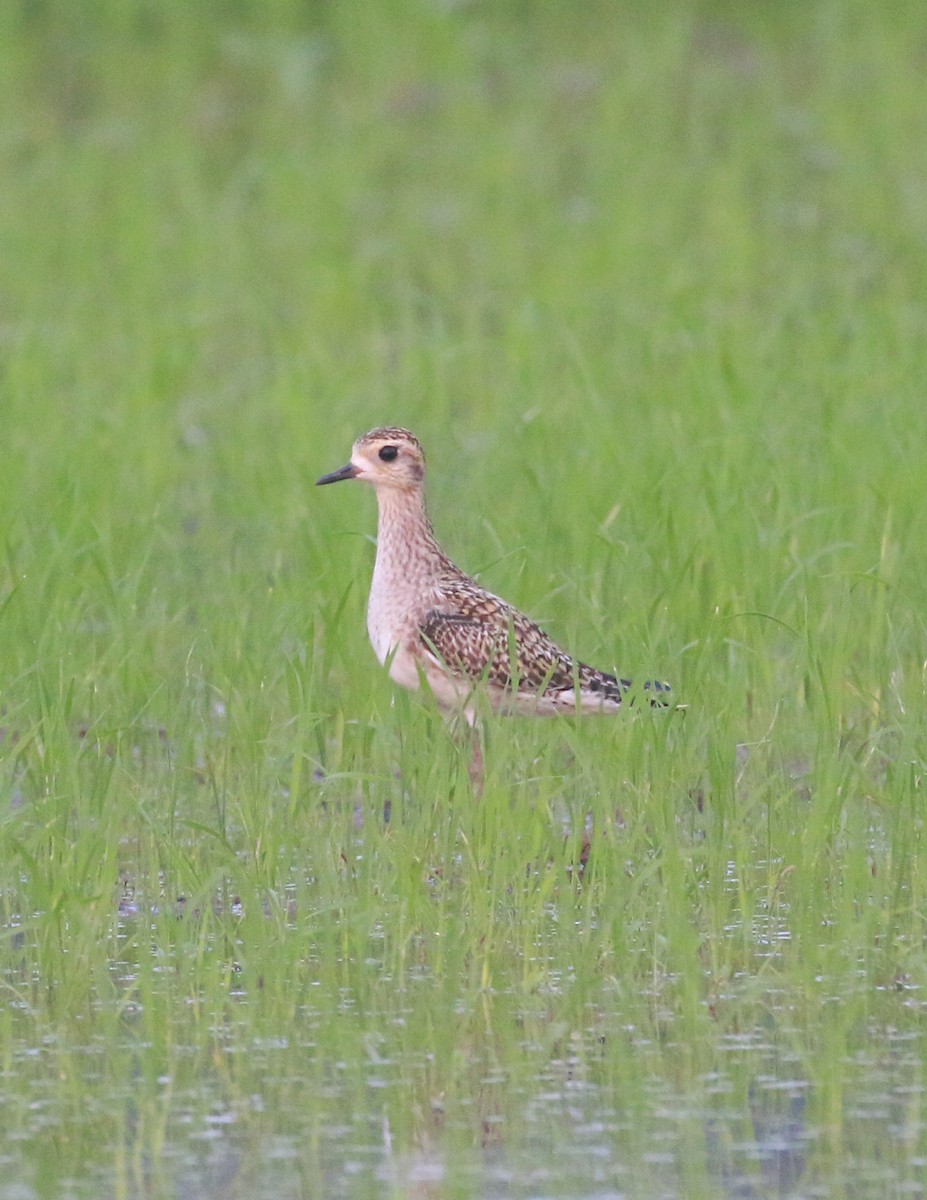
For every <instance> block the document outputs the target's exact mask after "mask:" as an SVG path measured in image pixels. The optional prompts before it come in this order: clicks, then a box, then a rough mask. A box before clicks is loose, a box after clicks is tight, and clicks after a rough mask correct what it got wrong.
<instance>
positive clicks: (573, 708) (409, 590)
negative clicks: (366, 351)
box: [317, 426, 670, 726]
mask: <svg viewBox="0 0 927 1200" xmlns="http://www.w3.org/2000/svg"><path fill="white" fill-rule="evenodd" d="M350 479H355V480H361V481H362V482H364V483H369V484H371V485H372V487H373V489H374V491H375V493H376V497H377V506H378V525H377V550H376V559H375V562H374V568H373V581H372V583H371V588H370V599H369V602H368V606H367V632H368V634H369V636H370V641H371V643H372V645H373V649H374V651H375V653H376V656H377V658H378V659H379V660H380V663H381V664H382V665H384V666H386V667H387V669H388V671H389V675H390V677H391V678H392V680H393V681H394V682H395V683H397V684H399V685H401V686H402V687H405V688H409V689H412V690H416V689H419V688H421V687H422V685H423V684H424V685H426V687H427V688H428V689H429V690H430V691H431V693H432V695H433V696H434V698H435V700H436V702H437V704H438V706H439V707H440V708H441V709H443V710H445V711H446V712H453V713H460V714H462V715H463V716H464V718H465V719H466V721H467V723H468V724H470V725H471V726H472V725H474V724H475V721H476V719H477V714H478V711H479V697H480V696H481V695H485V696H486V697H487V699H488V701H489V703H490V705H491V707H492V708H493V709H494V710H497V711H501V712H504V713H513V714H531V715H538V716H545V715H552V714H556V713H573V714H585V713H600V714H604V713H614V712H617V711H618V710H619V709H620V708H621V707H622V704H623V701H624V699H625V696H626V695H627V693H628V692H629V690H630V689H631V687H632V684H631V681H630V680H628V679H622V678H619V677H618V676H616V675H612V674H609V673H608V672H606V671H600V670H598V669H596V668H595V667H591V666H588V665H587V664H586V663H583V662H580V661H579V660H578V659H576V658H573V657H572V656H571V655H569V654H568V653H567V652H566V651H565V650H563V649H561V647H560V646H558V645H557V643H556V642H555V641H554V640H553V639H552V638H551V637H549V636H548V634H546V633H545V632H544V630H543V629H541V627H540V626H539V625H536V624H535V622H534V621H532V620H531V619H530V618H529V617H527V616H525V614H524V613H522V612H520V611H519V610H518V609H517V608H515V607H514V606H513V605H511V604H509V603H508V602H507V601H505V600H503V599H501V597H499V596H496V595H494V594H493V593H492V592H490V591H487V590H486V589H485V588H484V587H482V586H481V585H480V584H479V583H477V582H476V580H475V579H472V578H471V577H470V576H469V575H467V574H465V573H464V572H463V571H462V570H461V569H460V568H459V567H457V566H455V564H454V563H453V562H452V561H451V560H450V558H448V556H447V555H446V554H445V552H444V551H443V550H442V548H441V546H440V545H439V544H438V541H437V539H436V537H435V533H434V529H433V527H432V524H431V520H430V518H429V516H428V510H427V507H426V504H425V452H424V450H423V449H422V444H421V442H420V441H419V440H418V438H417V437H416V436H415V434H413V433H411V432H410V431H409V430H408V429H403V428H401V427H399V426H381V427H379V428H377V429H373V430H371V431H370V433H367V434H364V436H363V437H360V438H358V439H357V441H356V442H355V443H354V445H353V447H352V450H351V458H350V461H349V462H348V463H347V464H346V465H345V466H343V467H341V468H340V469H339V470H337V471H332V472H331V473H330V474H328V475H323V476H322V477H321V479H319V480H317V485H318V486H322V485H325V484H331V483H340V482H343V481H345V480H350ZM644 689H645V690H647V691H649V692H650V698H651V703H652V704H655V705H664V704H666V702H667V696H666V693H668V692H669V691H670V688H669V685H667V684H665V683H659V682H656V681H648V682H647V683H645V684H644Z"/></svg>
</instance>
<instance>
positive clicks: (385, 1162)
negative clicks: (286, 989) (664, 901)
mask: <svg viewBox="0 0 927 1200" xmlns="http://www.w3.org/2000/svg"><path fill="white" fill-rule="evenodd" d="M189 920H191V918H190V917H189V915H188V916H184V917H178V916H176V915H174V914H170V915H166V914H153V915H151V916H143V915H142V914H141V913H139V912H133V911H132V909H131V907H128V908H127V910H126V911H124V912H123V914H122V916H121V917H120V922H119V926H120V929H119V939H118V944H119V945H120V948H121V949H122V951H124V952H128V951H130V950H132V949H133V948H135V950H136V951H137V953H136V954H135V955H134V956H133V955H131V954H128V953H127V954H126V957H122V958H119V959H113V960H112V961H111V964H110V965H111V971H112V975H113V977H114V978H115V979H116V980H117V983H118V988H117V990H116V992H115V993H114V995H113V996H110V997H109V998H108V999H105V998H103V997H102V996H101V995H100V994H99V991H97V993H96V994H91V995H89V996H88V1001H89V1002H88V1004H87V1007H86V1009H85V1010H84V1011H83V1012H73V1013H72V1014H71V1018H70V1019H69V1020H67V1021H63V1022H62V1023H61V1025H60V1026H59V1027H58V1028H55V1027H54V1023H53V1022H52V1021H47V1020H45V1019H44V1018H43V1017H42V1015H41V1014H40V1013H39V1012H38V1011H37V1009H36V1007H35V1005H30V1004H29V1003H27V1002H26V1000H25V998H24V994H23V988H22V980H19V981H18V982H16V981H14V979H13V978H12V973H11V972H7V983H8V1006H7V1011H6V1020H5V1025H6V1029H5V1038H4V1068H3V1072H2V1079H0V1088H2V1096H3V1111H4V1113H5V1114H6V1131H5V1135H4V1138H3V1151H2V1153H3V1164H4V1172H3V1180H2V1181H0V1200H24V1198H27V1197H32V1196H36V1197H39V1196H52V1195H54V1196H59V1197H90V1196H93V1197H101V1196H138V1195H146V1196H147V1195H150V1196H171V1197H174V1196H176V1197H188V1198H192V1200H196V1198H199V1197H203V1198H206V1197H214V1196H222V1197H225V1198H229V1197H256V1196H273V1197H275V1198H277V1200H280V1198H288V1197H294V1198H296V1197H303V1196H315V1195H318V1196H325V1197H332V1198H335V1200H337V1198H340V1197H356V1196H367V1195H369V1196H382V1195H396V1196H441V1197H443V1196H478V1197H484V1198H489V1197H500V1198H501V1197H570V1198H576V1197H587V1198H590V1200H593V1198H594V1200H614V1198H615V1197H640V1198H641V1200H643V1198H645V1197H646V1198H653V1197H666V1198H673V1197H680V1198H682V1197H685V1198H691V1197H698V1196H706V1197H709V1196H710V1197H717V1196H730V1197H738V1198H745V1197H771V1196H775V1197H778V1196H783V1197H784V1196H809V1197H810V1196H814V1197H838V1196H846V1195H858V1196H865V1195H875V1194H876V1193H877V1192H885V1193H886V1194H888V1195H904V1196H920V1195H923V1194H924V1190H925V1189H924V1183H923V1178H924V1175H925V1166H927V1157H925V1147H927V1139H925V1133H924V1118H923V1097H924V1084H923V1080H924V1062H923V1027H922V1026H923V1017H922V1003H921V1001H920V999H919V998H918V995H917V991H916V989H908V990H905V988H904V987H903V985H901V984H899V986H898V988H897V989H896V990H895V993H894V994H892V995H891V996H888V997H886V1002H887V1004H888V1007H889V1008H890V1011H891V1018H892V1019H891V1020H886V1019H884V1016H883V1015H880V1014H879V1013H877V1012H875V1011H871V1012H870V1013H869V1016H868V1018H866V1019H865V1020H864V1021H863V1022H862V1023H860V1024H859V1025H858V1026H857V1027H856V1028H855V1030H854V1036H855V1043H854V1044H852V1045H848V1046H846V1047H845V1052H844V1053H842V1054H841V1055H839V1060H838V1059H835V1061H834V1062H833V1063H832V1064H831V1068H832V1069H831V1070H830V1071H827V1070H825V1069H824V1068H822V1062H823V1063H825V1064H826V1060H827V1048H826V1045H822V1043H823V1042H825V1041H826V1036H827V1033H826V1021H825V1023H824V1025H821V1024H816V1025H814V1026H813V1027H809V1025H808V1022H807V1021H806V1019H805V1017H804V1015H803V1014H805V1013H806V1012H807V1003H806V998H805V997H803V996H802V995H801V994H800V990H799V989H798V987H797V986H796V985H795V981H794V980H790V979H788V978H786V977H784V976H781V977H780V976H777V975H776V973H775V970H774V967H771V968H770V970H769V978H768V980H767V981H766V982H764V983H763V984H762V985H761V986H758V981H757V975H756V973H755V972H744V973H743V975H742V976H740V977H736V976H735V977H733V978H731V979H730V980H729V981H728V982H727V986H726V989H725V991H724V992H723V993H719V994H718V995H717V996H716V998H715V1000H714V1001H713V1003H714V1005H715V1006H716V1007H717V1009H718V1012H717V1013H712V1012H710V1011H708V1006H706V1014H705V1019H704V1022H703V1023H702V1024H701V1026H700V1027H698V1028H697V1029H696V1028H693V1027H692V1026H691V1025H686V1024H685V1023H684V1022H682V1021H680V1020H679V1019H678V1018H675V1017H674V1016H673V1014H672V1013H671V1012H670V1011H669V1010H668V1009H665V1010H664V1009H663V1007H662V1005H661V1000H660V996H659V995H658V994H657V993H656V992H654V994H652V995H650V996H646V995H643V994H642V990H641V989H637V990H635V991H634V992H626V991H623V989H622V988H621V987H620V986H614V985H613V984H607V983H603V984H602V985H601V986H599V987H598V988H597V989H595V991H594V993H593V999H592V1000H591V1001H590V1000H588V999H587V1000H586V1001H584V1003H583V1004H582V1005H580V1006H579V1007H578V1008H577V1007H573V1006H571V1004H570V1002H569V997H570V992H571V989H572V988H575V987H577V986H578V984H577V983H576V982H575V981H571V979H570V977H569V976H568V975H566V976H565V975H564V974H563V973H562V972H557V973H556V974H552V975H551V976H549V977H548V978H546V979H545V978H543V977H540V978H539V983H538V986H537V987H536V989H535V990H534V991H533V993H532V994H531V995H530V996H526V995H525V993H524V991H523V990H521V989H513V990H509V991H506V990H494V989H487V990H485V991H483V992H476V993H474V992H473V991H472V990H467V989H465V988H463V987H460V988H458V989H455V988H450V989H449V987H448V981H447V980H446V979H442V978H438V977H437V976H435V975H432V974H430V973H429V972H428V971H427V969H426V970H421V971H419V972H417V973H415V974H414V975H411V976H409V977H408V978H406V979H405V980H403V981H402V982H400V983H399V984H397V985H396V986H395V987H390V984H389V981H388V980H387V981H385V983H384V981H383V979H382V963H380V962H378V961H377V960H376V959H375V958H373V957H372V958H371V961H370V963H369V964H368V970H369V978H370V979H371V980H374V979H378V983H377V984H376V985H375V986H372V987H371V988H370V990H367V991H365V990H363V989H361V988H352V987H351V986H349V985H346V986H342V987H339V988H338V989H335V991H331V990H327V991H326V990H325V988H324V987H323V986H322V985H321V984H314V983H313V982H312V981H311V980H310V981H309V984H308V986H307V987H306V988H305V990H304V996H305V1000H304V1001H300V1003H299V1004H297V1005H295V1006H294V1008H293V1011H292V1015H291V1017H290V1019H289V1020H287V1021H286V1022H285V1023H283V1022H281V1023H280V1025H279V1027H278V1028H276V1029H274V1028H273V1027H272V1024H273V1021H274V1020H275V1019H279V1016H278V1014H276V1013H275V1011H274V1009H273V1006H272V1005H270V1004H269V1003H267V1004H265V1003H264V1002H263V1000H262V994H261V993H262V989H261V986H260V985H258V986H257V987H255V988H251V987H249V986H248V985H247V984H246V983H245V982H244V981H243V980H242V979H241V978H239V977H238V976H237V975H236V972H235V971H234V970H233V971H232V972H231V974H230V976H229V978H230V982H231V986H230V988H229V990H228V992H227V994H226V998H225V1000H224V1002H223V1004H222V1005H221V1008H220V1009H218V1010H216V1011H213V1012H210V1011H208V1010H207V1009H206V1008H205V1007H204V1006H205V1005H207V1004H208V1001H207V1000H205V998H204V997H203V996H197V994H196V991H195V988H194V989H192V990H190V991H189V993H188V994H186V995H184V994H183V990H184V986H186V984H189V983H190V980H187V981H186V983H185V984H183V985H182V986H181V989H180V993H178V991H177V988H176V984H177V980H178V976H179V975H180V974H181V973H182V972H183V971H184V969H185V968H184V966H183V962H182V960H181V957H180V955H178V956H177V957H176V958H175V960H174V961H172V960H171V956H170V955H165V954H164V953H163V950H162V949H159V948H157V947H155V946H151V947H148V946H147V945H146V944H145V930H147V929H149V928H150V929H152V930H156V929H157V928H159V927H160V925H161V923H163V922H165V921H170V922H172V923H175V924H176V923H177V922H182V921H189ZM140 927H141V928H140ZM728 932H730V933H731V935H732V936H738V937H740V936H741V935H742V931H741V930H740V929H738V928H736V927H734V928H732V929H731V930H730V931H728ZM752 936H753V938H754V939H755V943H756V946H757V949H758V952H759V953H760V954H761V955H766V956H768V957H769V960H770V961H771V962H774V960H775V955H776V947H777V945H779V944H781V943H782V942H783V941H786V940H787V939H788V929H787V928H786V927H785V924H784V918H783V917H782V916H781V914H780V915H779V916H777V918H776V919H775V920H772V919H771V918H765V917H763V918H760V919H758V920H756V921H755V922H754V925H753V928H752ZM145 953H150V954H151V955H152V956H154V957H156V958H157V962H156V963H155V964H154V970H155V975H154V978H155V979H156V980H163V981H164V988H163V992H160V993H159V985H158V984H155V986H153V987H151V988H150V990H148V991H147V992H146V993H145V998H144V1000H143V999H141V998H138V997H136V998H135V999H133V998H132V988H133V987H136V986H137V985H138V979H139V973H140V966H141V964H140V962H139V957H138V955H139V954H141V955H144V954H145ZM148 966H151V964H150V963H149V964H148ZM816 984H817V986H818V987H819V988H820V989H821V994H822V996H823V997H824V1005H823V1007H824V1009H825V1010H826V1008H827V1005H828V1004H829V1005H832V1006H833V1007H834V1011H835V1012H836V1010H837V1009H838V1008H839V1007H840V1006H841V1005H842V1004H843V1003H844V1002H845V1000H846V999H847V997H845V996H844V997H841V996H840V995H838V994H836V993H834V994H833V995H830V996H828V995H827V992H828V988H827V981H826V980H825V979H818V980H817V981H816ZM384 1000H385V1001H386V1002H385V1003H384ZM159 1003H163V1005H164V1006H165V1009H164V1012H163V1014H162V1017H161V1019H159V1020H158V1021H157V1022H154V1021H152V1020H151V1019H150V1018H151V1015H152V1014H151V1011H150V1010H151V1009H152V1008H154V1007H156V1006H157V1005H158V1004H159ZM719 1014H722V1015H719ZM577 1017H578V1018H579V1019H577ZM642 1018H645V1019H642ZM84 1029H85V1030H86V1034H83V1033H82V1030H84ZM815 1079H817V1083H816V1082H815Z"/></svg>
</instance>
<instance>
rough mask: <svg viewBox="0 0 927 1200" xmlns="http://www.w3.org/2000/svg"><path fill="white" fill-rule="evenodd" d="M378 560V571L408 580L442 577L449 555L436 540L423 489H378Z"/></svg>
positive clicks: (378, 573) (382, 575) (420, 581)
mask: <svg viewBox="0 0 927 1200" xmlns="http://www.w3.org/2000/svg"><path fill="white" fill-rule="evenodd" d="M377 503H378V507H379V516H378V521H377V560H376V566H375V568H374V572H375V574H376V575H378V576H379V577H380V579H381V580H382V579H383V578H384V577H387V576H388V577H390V578H396V579H400V580H402V581H403V582H405V583H414V582H419V583H427V582H430V581H431V580H433V579H434V578H435V577H436V576H438V575H439V574H440V573H441V571H442V569H443V567H444V566H445V564H446V563H447V557H446V555H445V554H444V552H443V551H442V549H441V547H440V546H439V545H438V543H437V541H436V540H435V535H434V530H433V529H432V526H431V521H430V519H429V517H428V511H427V509H426V508H425V493H424V491H423V490H422V488H420V487H419V488H413V489H410V490H408V491H399V490H398V489H395V488H381V489H380V490H379V491H378V492H377Z"/></svg>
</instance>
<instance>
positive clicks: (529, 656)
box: [419, 597, 575, 692]
mask: <svg viewBox="0 0 927 1200" xmlns="http://www.w3.org/2000/svg"><path fill="white" fill-rule="evenodd" d="M487 601H491V602H487ZM487 601H483V602H482V603H481V604H480V605H479V606H478V608H479V609H480V610H484V611H474V612H472V613H466V612H460V611H453V612H447V611H442V610H441V609H433V610H432V611H431V612H429V613H428V614H427V616H426V617H425V619H424V621H423V622H422V624H421V626H420V630H419V632H420V635H421V639H422V642H423V643H424V645H425V648H426V652H427V653H429V654H431V655H432V656H433V657H434V658H435V660H436V661H437V663H438V664H439V665H440V666H442V667H443V668H444V669H445V670H447V671H449V672H451V673H452V674H454V675H458V676H464V677H465V678H467V679H470V680H472V681H473V682H474V683H477V682H480V681H485V682H486V683H488V684H490V685H491V686H495V687H503V688H507V689H513V690H517V691H519V692H542V691H547V690H548V689H553V690H555V691H557V690H560V689H564V688H572V687H573V685H574V670H575V666H574V663H573V660H572V659H571V658H570V657H569V655H567V654H565V653H564V652H563V651H562V650H561V649H560V647H559V646H557V644H556V643H555V642H553V641H552V640H551V639H550V638H549V637H548V636H547V634H546V633H545V632H544V631H543V629H541V628H540V627H539V626H537V625H535V624H534V622H533V621H529V620H528V618H527V617H523V616H522V615H521V613H519V612H517V611H516V610H515V609H513V608H509V606H508V605H506V604H504V603H503V602H502V601H498V600H496V599H495V598H494V597H492V598H487Z"/></svg>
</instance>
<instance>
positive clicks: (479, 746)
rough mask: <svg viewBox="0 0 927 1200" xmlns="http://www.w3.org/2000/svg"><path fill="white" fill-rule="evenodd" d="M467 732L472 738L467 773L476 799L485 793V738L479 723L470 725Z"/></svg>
mask: <svg viewBox="0 0 927 1200" xmlns="http://www.w3.org/2000/svg"><path fill="white" fill-rule="evenodd" d="M467 734H468V736H469V738H470V762H469V763H468V765H467V774H468V775H469V776H470V786H471V787H472V788H473V796H474V799H476V800H479V798H480V797H481V796H482V795H483V783H484V781H485V771H484V767H483V738H482V734H481V732H480V728H479V726H478V725H469V726H468V727H467Z"/></svg>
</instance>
